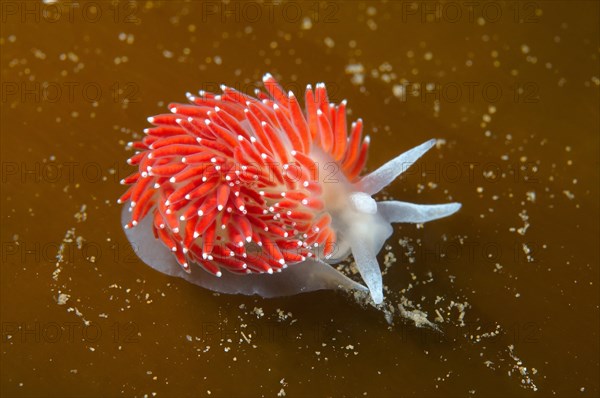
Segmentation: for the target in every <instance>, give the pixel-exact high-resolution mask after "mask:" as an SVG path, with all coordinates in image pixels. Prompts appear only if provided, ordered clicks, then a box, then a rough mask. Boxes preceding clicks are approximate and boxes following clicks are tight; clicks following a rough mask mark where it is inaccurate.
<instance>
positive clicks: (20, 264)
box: [0, 1, 600, 397]
mask: <svg viewBox="0 0 600 398" xmlns="http://www.w3.org/2000/svg"><path fill="white" fill-rule="evenodd" d="M598 15H599V6H598V3H597V2H594V1H537V2H486V3H484V2H471V3H460V2H446V3H437V2H425V3H418V4H415V5H412V4H411V3H409V2H404V1H388V2H378V1H373V2H358V1H348V2H333V1H322V2H316V1H314V2H313V1H307V2H293V1H290V2H283V3H270V2H265V3H263V2H259V3H256V2H236V1H232V2H229V3H220V2H216V1H204V2H201V1H189V2H187V1H170V2H153V1H147V2H137V3H134V2H119V3H116V4H114V3H111V2H107V1H100V2H71V3H68V4H64V3H63V4H61V3H58V4H56V3H53V2H45V3H44V2H40V1H27V2H15V1H5V2H2V15H1V17H2V25H1V34H0V49H1V51H2V54H1V77H2V109H1V113H2V114H1V129H2V134H1V144H2V148H1V155H2V184H1V188H2V197H1V200H2V202H1V211H2V215H1V219H2V226H1V233H2V235H1V243H2V268H1V273H0V275H1V289H2V290H1V324H2V343H1V344H2V346H1V352H2V358H1V362H0V363H1V377H0V380H1V389H0V393H1V395H2V396H7V397H8V396H11V397H12V396H78V397H81V396H120V395H125V396H149V397H151V396H155V395H156V396H208V395H211V396H275V395H279V396H283V395H285V396H313V395H316V396H367V397H369V396H371V397H372V396H400V395H402V396H550V395H558V396H598V394H599V386H598V371H599V357H598V356H599V354H598V350H599V347H598V329H599V320H598V315H599V314H598V312H599V307H598V303H599V295H598V293H599V290H598V283H599V280H598V263H599V255H598V236H599V226H598V219H599V218H598V217H599V214H598V181H599V180H598V166H599V165H598V153H599V152H598V144H599V142H598V137H599V135H598V132H599V119H598V117H599V115H598V112H599V101H598V99H599V98H598V94H599V85H600V80H599V79H600V76H599V73H598V70H599V69H598V56H599V31H598ZM266 71H270V72H271V73H273V74H274V75H275V76H276V77H277V78H279V79H280V80H281V81H282V83H283V84H284V86H285V87H286V88H290V89H293V90H294V91H296V93H299V92H301V90H302V89H303V88H304V86H305V85H306V84H307V83H316V82H318V81H324V82H326V84H327V85H328V87H329V89H330V95H331V98H332V99H333V100H336V101H340V100H342V99H344V98H346V99H348V101H349V108H350V109H351V111H352V115H351V117H353V118H355V117H359V116H360V117H362V118H363V119H364V121H365V127H366V131H368V132H370V134H371V138H372V147H371V151H370V158H369V162H368V167H369V169H373V168H375V167H377V166H378V165H380V164H382V163H383V162H385V161H386V160H387V159H389V158H391V157H392V156H394V155H396V154H398V153H401V152H402V151H404V150H407V149H409V148H411V147H413V146H415V145H417V144H419V143H421V142H424V141H425V140H427V139H429V138H432V137H436V138H440V139H443V140H445V141H443V142H440V145H439V147H438V148H435V149H433V150H432V151H431V153H428V154H427V156H426V157H424V158H423V159H422V160H421V161H420V162H419V164H418V165H416V166H415V167H414V169H411V170H410V172H409V173H407V175H406V177H405V178H402V179H401V180H398V181H396V183H395V184H394V185H392V186H390V187H389V188H388V189H387V191H386V192H385V195H388V196H391V197H394V198H397V199H400V200H406V201H414V202H417V203H442V202H447V201H449V200H456V201H460V202H462V203H463V208H462V210H461V211H460V212H459V213H458V214H457V215H455V216H452V217H451V218H448V219H444V220H439V221H436V222H433V223H431V224H426V225H425V226H424V227H423V228H417V227H415V226H407V225H402V226H398V227H396V233H395V234H394V235H393V237H392V238H391V239H390V240H389V241H388V243H389V245H390V246H389V247H387V248H386V250H384V251H383V252H382V253H381V256H380V262H381V263H382V264H383V263H384V262H385V263H387V264H388V265H390V264H391V267H390V268H389V269H388V271H387V272H386V275H385V276H384V282H385V284H386V286H387V288H388V291H387V293H386V296H387V298H388V302H389V304H390V305H392V306H393V307H394V308H395V309H396V312H395V313H394V315H393V319H394V324H393V325H392V326H390V325H388V323H387V322H386V321H385V319H384V317H383V315H382V313H381V312H380V311H378V310H376V309H374V308H372V307H368V306H367V307H365V306H362V305H359V304H357V303H356V302H355V301H354V299H353V298H352V297H349V296H346V295H343V294H340V293H335V292H317V293H310V294H305V295H300V296H296V297H288V298H280V299H272V300H262V299H259V298H253V297H241V296H218V295H214V294H213V293H211V292H209V291H206V290H202V289H201V288H198V287H196V286H192V285H190V284H188V283H186V282H184V281H181V280H174V279H170V278H168V277H166V276H164V275H160V274H158V273H156V272H154V271H152V270H151V269H150V268H148V267H146V266H144V265H143V264H142V263H141V262H140V261H139V260H137V258H136V257H135V255H134V253H133V252H132V250H131V249H130V248H129V245H128V242H127V240H126V238H125V236H124V234H123V232H122V230H121V226H120V220H119V214H120V208H119V206H117V205H116V198H117V197H118V196H119V195H120V193H121V192H122V190H123V188H122V187H121V186H120V185H119V183H118V181H119V180H120V179H121V178H123V177H124V176H126V175H127V174H128V173H129V172H130V171H131V169H130V168H129V167H128V166H127V165H126V164H125V159H126V158H127V157H128V156H129V153H128V152H127V151H125V149H124V144H125V143H126V142H127V141H130V140H132V139H133V138H134V137H139V134H140V132H141V130H142V129H143V128H144V127H146V126H147V122H146V117H147V116H150V115H153V114H157V113H160V112H163V111H164V110H165V109H166V104H168V103H169V102H172V101H173V102H175V101H184V100H185V96H184V93H185V92H186V91H191V92H196V90H198V89H207V90H217V88H218V85H219V84H220V83H227V84H228V85H230V86H233V87H237V88H240V89H242V90H244V91H247V92H251V90H252V89H253V88H254V86H255V85H256V84H257V82H259V81H260V77H261V76H262V74H263V73H265V72H266ZM385 195H382V196H385ZM57 255H60V256H59V257H58V258H57ZM400 303H402V308H403V309H404V311H407V312H405V315H406V314H409V315H410V314H412V316H413V318H414V317H415V315H418V314H419V312H417V311H423V313H426V314H427V318H428V319H429V320H430V321H431V322H435V323H436V324H437V325H438V327H439V328H440V329H441V330H442V331H443V333H437V332H434V331H431V330H430V329H427V328H417V327H416V326H415V323H414V322H413V321H412V320H411V319H408V318H406V316H405V317H403V316H401V314H400V312H401V311H400V310H399V307H398V304H400ZM409 318H410V317H409ZM535 390H537V392H535Z"/></svg>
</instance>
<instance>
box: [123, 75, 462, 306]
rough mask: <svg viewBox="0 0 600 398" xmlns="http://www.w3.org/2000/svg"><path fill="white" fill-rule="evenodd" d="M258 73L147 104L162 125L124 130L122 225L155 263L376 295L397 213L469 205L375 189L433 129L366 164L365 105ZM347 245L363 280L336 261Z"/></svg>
mask: <svg viewBox="0 0 600 398" xmlns="http://www.w3.org/2000/svg"><path fill="white" fill-rule="evenodd" d="M263 82H264V86H265V89H266V92H261V91H259V90H257V91H256V97H253V96H250V95H247V94H245V93H242V92H241V91H238V90H235V89H233V88H231V87H227V86H225V85H222V86H221V90H222V93H221V94H219V95H217V94H213V93H209V92H204V91H200V93H199V96H194V95H192V94H189V93H188V94H187V98H188V100H189V102H190V103H189V104H178V103H175V104H170V105H169V110H170V111H171V113H170V114H161V115H157V116H153V117H150V118H148V121H149V122H150V123H151V124H152V125H153V127H151V128H147V129H145V130H144V133H145V136H144V137H143V139H142V140H140V141H136V142H131V143H129V144H128V146H129V147H131V148H133V149H134V150H135V154H134V155H133V156H132V157H131V158H130V159H129V160H128V163H129V164H130V165H134V166H136V168H137V171H136V172H135V173H133V174H132V175H130V176H129V177H127V178H125V179H123V180H122V183H123V184H128V185H130V187H129V189H128V190H127V191H126V192H125V194H123V196H122V197H121V198H120V199H119V203H124V204H125V206H124V207H123V211H122V222H123V223H124V228H125V232H126V235H127V238H128V239H129V241H130V242H131V244H132V245H133V248H134V250H135V251H136V253H137V255H138V256H139V257H140V258H141V259H142V260H143V261H144V262H145V263H146V264H148V265H150V266H151V267H153V268H155V269H157V270H159V271H160V272H163V273H165V274H168V275H172V276H177V277H181V278H184V279H186V280H188V281H189V282H192V283H194V284H197V285H200V286H203V287H205V288H208V289H211V290H214V291H217V292H222V293H231V294H249V295H250V294H258V295H260V296H263V297H276V296H285V295H292V294H296V293H301V292H308V291H313V290H319V289H343V290H360V291H364V292H370V295H371V298H372V299H373V302H374V303H376V304H379V303H381V302H382V301H383V285H382V276H381V271H380V268H379V264H378V262H377V254H378V253H379V251H380V250H381V248H382V246H383V244H384V242H385V241H386V239H388V238H389V237H390V235H391V234H392V231H393V230H392V226H391V224H392V223H398V222H404V223H424V222H426V221H431V220H435V219H438V218H442V217H446V216H449V215H451V214H453V213H454V212H456V211H457V210H458V209H459V208H460V204H459V203H449V204H440V205H417V204H412V203H406V202H399V201H380V202H376V201H375V200H374V199H373V195H375V194H377V193H378V192H380V191H381V190H382V189H383V188H384V187H385V186H387V185H389V184H390V183H391V182H392V181H394V179H396V177H398V176H399V175H400V174H401V173H402V172H403V171H405V170H406V169H407V168H408V167H409V166H410V165H412V164H413V163H414V162H415V161H416V160H417V159H418V158H419V157H421V156H422V155H423V154H424V153H425V152H427V151H428V150H429V149H430V148H431V147H432V146H434V145H435V140H433V139H432V140H429V141H427V142H425V143H423V144H421V145H419V146H417V147H415V148H413V149H411V150H409V151H407V152H405V153H403V154H401V155H400V156H398V157H396V158H394V159H392V160H390V161H388V162H387V163H385V164H384V165H383V166H381V167H380V168H378V169H376V170H375V171H373V172H371V173H369V174H367V175H364V176H361V175H360V174H361V171H362V170H363V168H364V167H365V163H366V160H367V150H368V147H369V136H368V135H366V136H363V133H362V129H363V122H362V120H361V119H358V120H356V121H355V122H354V123H352V125H351V126H350V128H349V129H348V126H347V122H346V101H345V100H344V101H342V102H341V103H339V104H337V105H336V104H333V103H330V102H329V99H328V97H327V90H326V88H325V84H323V83H319V84H317V85H316V86H315V88H314V89H313V88H312V86H310V85H309V86H307V88H306V92H305V98H304V108H302V107H301V106H300V104H299V101H298V99H297V98H296V97H295V95H294V93H293V92H291V91H290V92H288V93H286V92H285V91H284V90H283V89H282V87H281V86H280V85H279V84H278V83H277V81H276V80H275V79H274V78H273V76H271V75H270V74H266V75H265V76H264V77H263ZM348 130H349V131H348ZM350 254H352V256H353V258H354V261H355V262H356V267H357V269H358V271H359V273H360V276H361V277H362V280H363V281H364V283H365V284H366V287H365V286H363V285H362V284H361V283H358V282H356V281H354V280H352V279H350V278H348V277H347V276H346V275H344V274H343V273H341V272H339V271H338V270H337V269H336V268H335V266H333V264H336V263H339V262H340V261H342V260H344V259H346V258H348V256H349V255H350Z"/></svg>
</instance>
